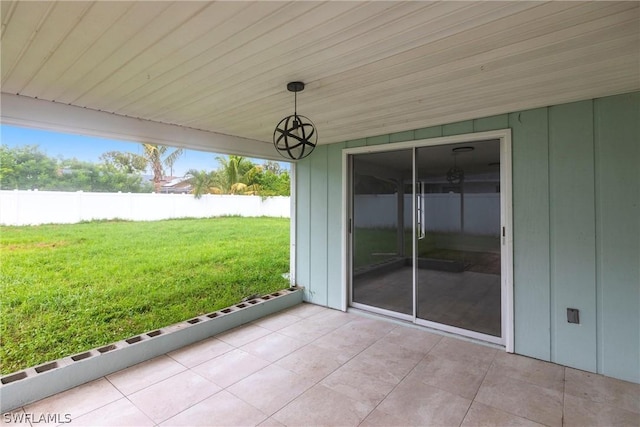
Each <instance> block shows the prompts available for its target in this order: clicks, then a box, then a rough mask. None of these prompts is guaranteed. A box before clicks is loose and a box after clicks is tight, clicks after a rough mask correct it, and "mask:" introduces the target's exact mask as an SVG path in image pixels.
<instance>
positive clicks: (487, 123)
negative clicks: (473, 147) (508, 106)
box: [473, 114, 509, 132]
mask: <svg viewBox="0 0 640 427" xmlns="http://www.w3.org/2000/svg"><path fill="white" fill-rule="evenodd" d="M508 127H509V115H508V114H500V115H499V116H491V117H484V118H482V119H475V120H474V121H473V131H474V132H484V131H488V130H498V129H506V128H508Z"/></svg>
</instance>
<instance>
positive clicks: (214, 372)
mask: <svg viewBox="0 0 640 427" xmlns="http://www.w3.org/2000/svg"><path fill="white" fill-rule="evenodd" d="M267 365H269V362H268V361H267V360H264V359H261V358H259V357H256V356H254V355H252V354H249V353H247V352H246V351H242V350H238V349H235V350H232V351H230V352H228V353H225V354H223V355H221V356H218V357H216V358H215V359H211V360H209V361H208V362H204V363H202V364H200V365H198V366H196V367H195V368H193V369H192V370H193V371H194V372H196V373H198V374H199V375H202V376H203V377H204V378H207V379H208V380H210V381H213V382H214V383H215V384H217V385H219V386H220V387H223V388H226V387H229V386H230V385H231V384H233V383H236V382H238V381H240V380H241V379H243V378H245V377H248V376H249V375H251V374H253V373H254V372H256V371H259V370H260V369H262V368H264V367H265V366H267Z"/></svg>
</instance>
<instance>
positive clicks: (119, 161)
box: [100, 151, 147, 173]
mask: <svg viewBox="0 0 640 427" xmlns="http://www.w3.org/2000/svg"><path fill="white" fill-rule="evenodd" d="M100 160H102V163H104V164H105V165H108V166H109V167H112V168H114V169H116V170H118V171H120V172H124V173H142V172H144V171H145V170H146V169H147V159H146V158H145V157H144V156H141V155H139V154H134V153H129V152H126V151H107V152H106V153H104V154H102V155H101V156H100Z"/></svg>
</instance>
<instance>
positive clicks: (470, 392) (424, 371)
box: [411, 354, 487, 400]
mask: <svg viewBox="0 0 640 427" xmlns="http://www.w3.org/2000/svg"><path fill="white" fill-rule="evenodd" d="M486 374H487V368H486V366H485V365H484V364H483V363H474V362H461V361H457V360H450V359H443V358H441V357H436V356H432V355H430V354H429V355H427V356H426V357H425V358H424V359H423V360H422V361H421V362H420V363H418V365H417V366H416V368H415V369H414V371H413V372H412V373H411V375H412V376H415V377H416V378H417V379H419V380H420V381H422V382H423V383H425V384H428V385H431V386H434V387H438V388H441V389H442V390H446V391H448V392H450V393H453V394H457V395H458V396H462V397H464V398H465V399H472V400H473V398H474V397H475V396H476V393H477V392H478V389H479V388H480V384H482V380H483V379H484V377H485V375H486Z"/></svg>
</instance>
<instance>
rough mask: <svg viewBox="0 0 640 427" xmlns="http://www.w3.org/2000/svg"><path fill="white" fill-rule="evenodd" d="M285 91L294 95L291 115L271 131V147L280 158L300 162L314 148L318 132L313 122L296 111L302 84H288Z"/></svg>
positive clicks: (302, 87) (302, 88)
mask: <svg viewBox="0 0 640 427" xmlns="http://www.w3.org/2000/svg"><path fill="white" fill-rule="evenodd" d="M287 89H288V90H289V91H290V92H293V93H294V95H295V97H294V100H295V104H294V109H293V114H292V115H290V116H287V117H285V118H284V119H282V120H280V123H278V125H277V126H276V129H275V130H274V131H273V145H274V146H275V147H276V150H278V153H280V155H281V156H282V157H285V158H287V157H288V158H290V159H292V160H300V159H304V158H305V157H307V156H308V155H309V154H311V152H312V151H313V149H314V148H316V144H317V143H318V132H317V131H316V127H315V125H314V124H313V122H312V121H311V120H309V118H308V117H305V116H302V115H300V114H298V111H297V106H298V98H297V93H298V92H301V91H303V90H304V83H302V82H290V83H289V84H287Z"/></svg>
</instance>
